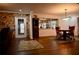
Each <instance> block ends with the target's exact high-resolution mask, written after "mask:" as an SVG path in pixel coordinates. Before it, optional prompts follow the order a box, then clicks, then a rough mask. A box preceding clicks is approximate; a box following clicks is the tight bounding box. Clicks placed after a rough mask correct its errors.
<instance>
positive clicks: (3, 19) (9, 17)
mask: <svg viewBox="0 0 79 59" xmlns="http://www.w3.org/2000/svg"><path fill="white" fill-rule="evenodd" d="M14 22H15V20H14V16H13V14H12V13H0V29H2V28H4V27H6V26H9V27H10V28H11V29H12V28H14V24H15V23H14Z"/></svg>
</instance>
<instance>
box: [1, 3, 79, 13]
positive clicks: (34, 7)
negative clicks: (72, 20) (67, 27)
mask: <svg viewBox="0 0 79 59" xmlns="http://www.w3.org/2000/svg"><path fill="white" fill-rule="evenodd" d="M20 9H21V10H22V11H23V12H26V10H31V11H33V12H35V13H43V14H63V13H64V12H65V10H64V9H67V12H68V13H79V4H78V3H70V4H69V3H63V4H62V3H61V4H60V3H0V11H19V10H20Z"/></svg>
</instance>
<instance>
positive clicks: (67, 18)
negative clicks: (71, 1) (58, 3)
mask: <svg viewBox="0 0 79 59" xmlns="http://www.w3.org/2000/svg"><path fill="white" fill-rule="evenodd" d="M69 19H70V17H68V16H67V9H65V18H64V19H63V20H69Z"/></svg>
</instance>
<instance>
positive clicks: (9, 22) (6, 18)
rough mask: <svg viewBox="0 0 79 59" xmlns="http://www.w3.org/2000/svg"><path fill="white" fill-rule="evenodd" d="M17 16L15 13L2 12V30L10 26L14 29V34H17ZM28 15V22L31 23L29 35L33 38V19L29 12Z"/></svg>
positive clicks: (0, 25)
mask: <svg viewBox="0 0 79 59" xmlns="http://www.w3.org/2000/svg"><path fill="white" fill-rule="evenodd" d="M16 16H19V15H17V14H15V13H5V12H4V13H3V12H0V30H1V29H2V28H4V27H6V26H9V27H10V29H12V30H13V32H14V34H15V17H16ZM26 16H28V17H29V18H28V19H27V20H28V22H29V23H28V24H29V27H28V28H29V29H30V30H29V32H30V33H29V36H30V38H31V39H32V21H31V18H32V17H31V16H30V15H29V14H27V15H25V17H26Z"/></svg>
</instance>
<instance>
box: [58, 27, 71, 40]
mask: <svg viewBox="0 0 79 59" xmlns="http://www.w3.org/2000/svg"><path fill="white" fill-rule="evenodd" d="M59 32H60V33H61V35H62V36H61V37H60V39H61V40H68V39H70V35H69V33H70V32H69V29H68V30H59Z"/></svg>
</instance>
